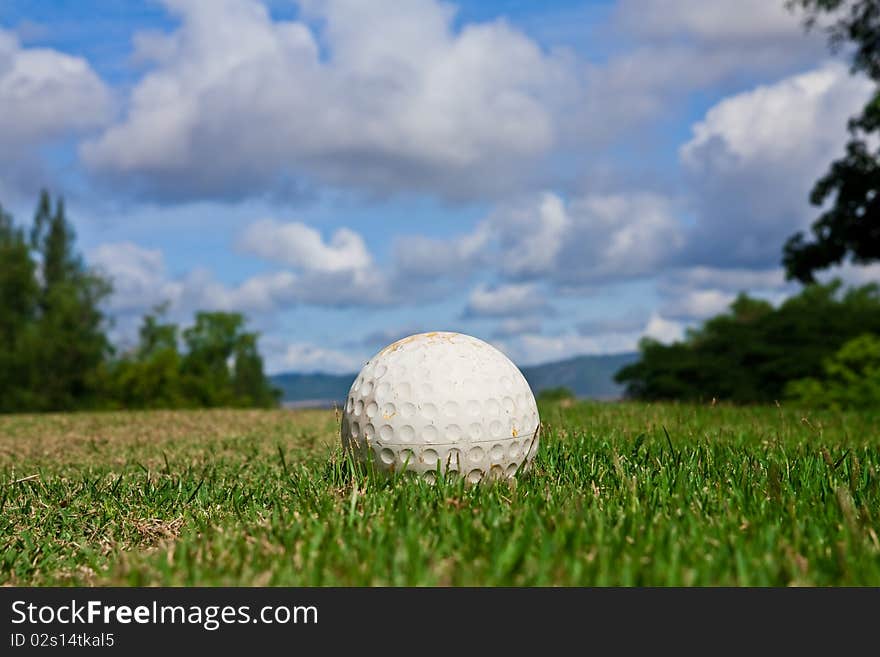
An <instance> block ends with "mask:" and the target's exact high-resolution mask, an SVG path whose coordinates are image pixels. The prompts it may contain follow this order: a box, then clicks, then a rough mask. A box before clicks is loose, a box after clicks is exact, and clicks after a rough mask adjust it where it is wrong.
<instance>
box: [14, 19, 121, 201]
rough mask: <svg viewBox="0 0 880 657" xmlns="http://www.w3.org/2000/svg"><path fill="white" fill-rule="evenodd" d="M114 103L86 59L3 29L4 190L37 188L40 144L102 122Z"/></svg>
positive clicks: (42, 144)
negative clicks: (23, 40)
mask: <svg viewBox="0 0 880 657" xmlns="http://www.w3.org/2000/svg"><path fill="white" fill-rule="evenodd" d="M110 109H111V97H110V92H109V90H108V89H107V87H106V86H105V85H104V83H103V82H102V81H101V79H100V78H99V77H98V76H97V74H96V73H95V72H94V71H93V70H92V68H91V67H90V66H89V64H88V62H86V60H84V59H82V58H81V57H73V56H70V55H66V54H63V53H60V52H58V51H56V50H51V49H49V48H23V47H22V46H21V44H20V43H19V42H18V40H17V39H16V37H15V36H14V35H13V34H12V33H11V32H7V31H5V30H3V29H0V180H2V182H0V193H3V194H5V193H12V192H13V191H16V190H19V189H20V190H21V191H25V192H32V191H33V190H34V189H35V188H36V187H38V186H39V184H42V183H43V181H42V180H40V181H39V182H36V181H35V180H34V179H39V178H40V177H42V176H45V172H43V171H41V170H40V166H41V165H40V163H39V162H38V159H37V155H36V151H37V149H38V148H39V147H40V146H44V145H46V144H48V143H52V142H53V141H55V140H60V139H63V138H65V137H68V136H71V135H74V134H77V133H80V132H82V131H84V130H88V129H91V128H95V127H96V126H100V125H101V124H103V123H104V122H105V121H106V120H107V119H108V118H109V113H110ZM29 177H33V178H34V179H31V180H29V179H28V178H29Z"/></svg>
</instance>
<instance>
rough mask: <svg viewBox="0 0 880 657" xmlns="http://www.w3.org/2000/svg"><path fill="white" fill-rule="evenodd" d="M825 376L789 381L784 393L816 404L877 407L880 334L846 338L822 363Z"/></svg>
mask: <svg viewBox="0 0 880 657" xmlns="http://www.w3.org/2000/svg"><path fill="white" fill-rule="evenodd" d="M823 371H824V377H822V378H821V379H819V378H814V377H807V378H803V379H798V380H796V381H791V382H790V383H789V384H788V385H787V386H786V389H785V392H786V396H787V397H789V398H790V399H794V400H796V401H798V402H800V403H801V404H804V405H806V406H811V407H817V408H876V407H880V337H878V336H876V335H873V334H871V333H866V334H864V335H860V336H859V337H857V338H854V339H852V340H849V341H848V342H846V343H845V344H844V345H843V346H842V347H841V348H840V349H839V350H838V351H837V352H836V353H835V354H834V356H832V357H831V358H828V359H826V360H825V362H824V365H823Z"/></svg>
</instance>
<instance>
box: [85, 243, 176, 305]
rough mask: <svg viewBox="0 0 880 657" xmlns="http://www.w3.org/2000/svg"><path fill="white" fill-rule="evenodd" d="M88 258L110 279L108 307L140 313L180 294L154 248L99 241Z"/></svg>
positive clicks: (169, 300) (173, 299)
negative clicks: (111, 287) (111, 290)
mask: <svg viewBox="0 0 880 657" xmlns="http://www.w3.org/2000/svg"><path fill="white" fill-rule="evenodd" d="M88 261H89V264H90V265H92V266H93V267H95V268H97V269H98V270H100V271H101V272H102V273H104V274H105V275H107V276H109V277H110V278H111V279H112V282H113V294H112V295H111V297H110V299H109V308H110V309H111V310H112V311H114V312H117V313H122V314H125V313H132V312H133V313H137V314H142V313H143V312H144V311H146V310H149V309H150V308H152V307H154V306H157V305H159V304H162V303H165V302H166V301H167V302H173V301H176V300H177V299H178V297H179V296H180V293H181V289H180V286H179V285H178V284H175V283H174V282H172V281H170V280H169V279H168V273H167V271H166V269H165V258H164V256H163V255H162V252H161V251H159V250H158V249H144V248H141V247H139V246H137V245H136V244H133V243H131V242H119V243H115V244H101V245H99V246H98V247H96V248H95V249H93V250H92V251H90V252H89V254H88Z"/></svg>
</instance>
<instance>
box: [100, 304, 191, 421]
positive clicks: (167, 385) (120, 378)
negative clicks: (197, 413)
mask: <svg viewBox="0 0 880 657" xmlns="http://www.w3.org/2000/svg"><path fill="white" fill-rule="evenodd" d="M165 310H166V306H159V307H157V308H154V309H153V311H152V312H151V313H148V314H147V315H145V316H144V319H143V323H142V324H141V328H140V339H139V342H138V346H137V348H136V349H135V350H134V351H133V353H131V354H128V355H127V356H124V357H123V358H121V359H119V361H118V362H116V363H115V364H114V366H112V367H111V374H110V376H109V383H108V385H107V388H108V390H107V397H108V398H110V399H113V400H115V402H116V404H117V405H118V406H121V407H122V408H181V407H186V406H192V405H194V404H192V403H190V402H189V400H188V399H187V398H186V396H185V395H184V393H183V389H182V384H181V364H182V356H181V354H180V350H179V349H178V340H177V336H178V329H177V326H176V325H175V324H170V323H162V322H161V321H160V319H161V316H162V315H163V314H164V312H165Z"/></svg>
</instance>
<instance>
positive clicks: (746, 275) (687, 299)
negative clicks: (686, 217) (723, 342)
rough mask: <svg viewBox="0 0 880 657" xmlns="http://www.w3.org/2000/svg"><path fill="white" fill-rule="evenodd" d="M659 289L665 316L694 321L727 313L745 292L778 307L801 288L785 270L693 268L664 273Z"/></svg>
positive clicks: (661, 310)
mask: <svg viewBox="0 0 880 657" xmlns="http://www.w3.org/2000/svg"><path fill="white" fill-rule="evenodd" d="M657 289H658V292H659V293H660V297H661V299H662V303H661V305H660V314H661V315H662V316H664V317H667V318H672V319H675V320H684V321H693V320H703V319H707V318H709V317H713V316H715V315H719V314H721V313H725V312H727V311H728V310H729V308H730V304H731V303H732V302H733V301H734V300H735V299H736V297H737V295H738V294H739V293H741V292H745V293H747V294H749V295H750V296H753V297H758V298H761V299H765V300H767V301H770V302H771V303H774V304H775V303H779V302H780V301H782V300H783V299H784V298H785V297H787V296H789V295H791V294H794V293H796V292H797V290H798V286H797V285H795V284H794V283H788V282H786V281H785V272H784V271H783V270H782V268H781V267H773V268H770V269H754V270H752V269H721V268H713V267H689V268H684V269H676V270H672V271H669V272H666V273H663V274H662V275H661V276H659V277H658V284H657Z"/></svg>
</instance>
